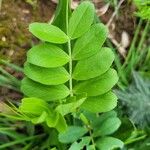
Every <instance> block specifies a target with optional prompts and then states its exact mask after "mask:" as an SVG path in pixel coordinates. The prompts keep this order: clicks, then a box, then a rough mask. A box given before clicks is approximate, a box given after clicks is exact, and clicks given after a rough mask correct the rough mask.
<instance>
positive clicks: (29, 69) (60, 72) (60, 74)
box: [24, 63, 69, 85]
mask: <svg viewBox="0 0 150 150" xmlns="http://www.w3.org/2000/svg"><path fill="white" fill-rule="evenodd" d="M24 73H25V75H26V76H27V77H28V78H30V79H32V80H34V81H36V82H39V83H42V84H45V85H58V84H62V83H65V82H67V81H68V80H69V73H68V72H67V71H66V69H65V68H64V67H58V68H43V67H38V66H35V65H32V64H29V63H26V64H25V66H24Z"/></svg>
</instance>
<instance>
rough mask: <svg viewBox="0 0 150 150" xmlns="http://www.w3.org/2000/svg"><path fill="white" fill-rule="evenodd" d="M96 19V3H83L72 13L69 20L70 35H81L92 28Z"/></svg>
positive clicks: (73, 37) (76, 36)
mask: <svg viewBox="0 0 150 150" xmlns="http://www.w3.org/2000/svg"><path fill="white" fill-rule="evenodd" d="M93 20H94V5H93V4H92V3H90V2H87V1H86V2H83V3H81V4H80V5H79V6H78V7H77V8H76V9H75V11H74V12H73V13H72V15H71V18H70V20H69V27H68V30H69V31H68V32H69V37H71V38H72V39H75V38H78V37H80V36H81V35H82V34H84V33H85V32H86V31H88V29H89V28H90V26H91V24H92V22H93Z"/></svg>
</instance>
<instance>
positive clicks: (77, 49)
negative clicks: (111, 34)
mask: <svg viewBox="0 0 150 150" xmlns="http://www.w3.org/2000/svg"><path fill="white" fill-rule="evenodd" d="M107 34H108V30H107V27H106V26H104V25H103V24H101V23H98V24H94V25H93V26H91V28H90V30H89V31H88V32H87V33H85V34H84V35H83V36H82V37H80V38H79V39H78V40H77V41H76V43H75V45H74V48H73V53H72V58H73V59H74V60H81V59H85V58H87V57H90V56H92V55H94V54H96V53H97V52H98V51H99V50H100V49H101V47H102V45H103V44H104V41H105V40H106V37H107Z"/></svg>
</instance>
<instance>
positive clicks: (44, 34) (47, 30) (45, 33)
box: [29, 22, 69, 43]
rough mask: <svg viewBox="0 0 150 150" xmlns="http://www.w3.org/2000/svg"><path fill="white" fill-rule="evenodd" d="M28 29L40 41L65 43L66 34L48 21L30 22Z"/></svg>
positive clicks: (66, 39)
mask: <svg viewBox="0 0 150 150" xmlns="http://www.w3.org/2000/svg"><path fill="white" fill-rule="evenodd" d="M29 31H30V32H31V33H32V34H33V35H34V36H36V37H37V38H39V39H40V40H42V41H46V42H51V43H66V42H67V41H68V40H69V38H68V36H67V35H66V34H65V33H64V32H63V31H62V30H60V29H59V28H58V27H56V26H54V25H50V24H48V23H38V22H35V23H31V24H30V25H29Z"/></svg>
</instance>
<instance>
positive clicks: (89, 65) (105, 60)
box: [73, 48, 114, 80]
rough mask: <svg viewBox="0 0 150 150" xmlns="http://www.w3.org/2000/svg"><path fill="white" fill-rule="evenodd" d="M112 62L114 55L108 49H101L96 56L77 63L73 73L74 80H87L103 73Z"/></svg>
mask: <svg viewBox="0 0 150 150" xmlns="http://www.w3.org/2000/svg"><path fill="white" fill-rule="evenodd" d="M113 60H114V54H113V52H112V50H111V49H109V48H102V49H101V50H100V51H99V52H98V53H97V54H95V55H93V56H91V57H89V58H87V59H83V60H80V61H78V63H77V65H76V66H75V69H74V72H73V78H74V79H76V80H87V79H90V78H94V77H97V76H100V75H102V74H103V73H105V72H106V71H107V70H108V69H109V68H110V66H111V64H112V62H113Z"/></svg>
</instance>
